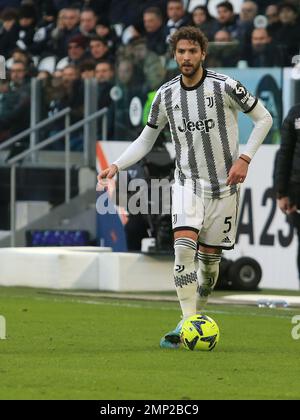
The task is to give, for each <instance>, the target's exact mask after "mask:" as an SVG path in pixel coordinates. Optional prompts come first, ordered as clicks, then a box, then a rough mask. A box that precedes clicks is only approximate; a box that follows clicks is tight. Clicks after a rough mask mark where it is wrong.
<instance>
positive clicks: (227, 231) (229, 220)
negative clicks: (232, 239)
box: [223, 217, 232, 233]
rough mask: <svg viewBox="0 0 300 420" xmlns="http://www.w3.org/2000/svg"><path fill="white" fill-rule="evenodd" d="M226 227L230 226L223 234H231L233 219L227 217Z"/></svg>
mask: <svg viewBox="0 0 300 420" xmlns="http://www.w3.org/2000/svg"><path fill="white" fill-rule="evenodd" d="M224 223H225V225H227V226H228V228H227V230H224V231H223V233H229V232H230V231H231V228H232V217H226V219H225V222H224Z"/></svg>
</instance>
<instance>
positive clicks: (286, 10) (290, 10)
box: [275, 3, 300, 66]
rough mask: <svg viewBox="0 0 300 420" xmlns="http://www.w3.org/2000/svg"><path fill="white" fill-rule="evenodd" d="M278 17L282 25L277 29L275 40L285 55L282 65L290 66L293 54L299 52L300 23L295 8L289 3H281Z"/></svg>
mask: <svg viewBox="0 0 300 420" xmlns="http://www.w3.org/2000/svg"><path fill="white" fill-rule="evenodd" d="M279 19H280V22H281V23H282V26H281V28H279V30H278V31H277V33H276V39H275V40H276V42H277V43H278V44H279V45H280V46H281V48H282V49H283V50H284V52H285V55H286V58H285V62H284V63H283V66H290V65H291V62H292V58H293V56H294V55H296V54H299V45H300V29H299V28H300V24H299V20H298V19H299V15H298V11H297V8H296V7H295V6H293V5H291V4H286V3H283V4H281V5H280V6H279Z"/></svg>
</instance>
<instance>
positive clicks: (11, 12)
mask: <svg viewBox="0 0 300 420" xmlns="http://www.w3.org/2000/svg"><path fill="white" fill-rule="evenodd" d="M18 17H19V13H18V10H17V9H14V8H13V7H6V8H5V9H3V11H2V13H1V20H3V21H4V22H6V21H10V20H18Z"/></svg>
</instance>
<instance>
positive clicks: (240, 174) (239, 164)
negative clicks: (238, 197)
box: [226, 159, 249, 185]
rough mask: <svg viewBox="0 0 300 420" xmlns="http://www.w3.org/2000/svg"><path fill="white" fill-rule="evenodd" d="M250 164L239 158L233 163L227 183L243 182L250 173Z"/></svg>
mask: <svg viewBox="0 0 300 420" xmlns="http://www.w3.org/2000/svg"><path fill="white" fill-rule="evenodd" d="M248 168H249V164H248V163H247V162H245V161H244V160H242V159H238V160H237V161H236V162H234V164H233V165H232V167H231V169H230V171H229V175H228V178H227V183H226V185H237V184H242V183H243V182H244V181H245V179H246V177H247V174H248Z"/></svg>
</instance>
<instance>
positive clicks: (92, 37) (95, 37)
mask: <svg viewBox="0 0 300 420" xmlns="http://www.w3.org/2000/svg"><path fill="white" fill-rule="evenodd" d="M92 41H98V42H102V44H104V45H106V47H108V44H107V41H106V39H105V38H103V37H101V36H99V35H93V36H91V37H90V40H89V43H91V42H92Z"/></svg>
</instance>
